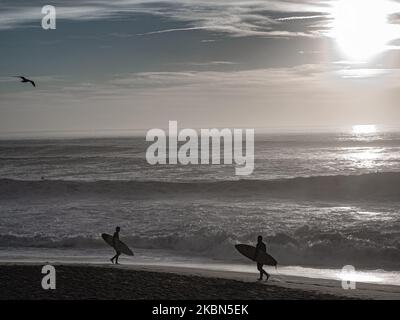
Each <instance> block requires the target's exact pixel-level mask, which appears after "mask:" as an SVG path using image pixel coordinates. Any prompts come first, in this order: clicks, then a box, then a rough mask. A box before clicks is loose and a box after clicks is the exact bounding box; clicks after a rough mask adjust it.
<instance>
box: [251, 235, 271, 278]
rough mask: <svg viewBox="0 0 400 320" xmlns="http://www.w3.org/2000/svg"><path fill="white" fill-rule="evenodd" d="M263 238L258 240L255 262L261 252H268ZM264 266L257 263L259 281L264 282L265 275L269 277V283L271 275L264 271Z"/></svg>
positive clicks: (260, 237) (259, 237)
mask: <svg viewBox="0 0 400 320" xmlns="http://www.w3.org/2000/svg"><path fill="white" fill-rule="evenodd" d="M262 240H263V238H262V236H258V238H257V245H256V254H255V256H254V260H257V257H258V255H259V253H260V252H267V246H266V245H265V243H264V242H263V241H262ZM263 266H264V265H263V264H262V263H260V262H257V269H258V271H260V278H258V280H260V281H261V280H262V279H263V275H264V274H265V275H266V276H267V279H266V281H268V279H269V274H268V272H267V271H265V270H264V269H263Z"/></svg>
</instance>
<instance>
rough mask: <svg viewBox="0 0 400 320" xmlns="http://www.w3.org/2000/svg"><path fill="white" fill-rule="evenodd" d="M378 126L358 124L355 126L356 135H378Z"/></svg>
mask: <svg viewBox="0 0 400 320" xmlns="http://www.w3.org/2000/svg"><path fill="white" fill-rule="evenodd" d="M376 131H377V129H376V126H375V125H373V124H358V125H355V126H353V133H354V134H372V133H376Z"/></svg>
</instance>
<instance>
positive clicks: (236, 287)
mask: <svg viewBox="0 0 400 320" xmlns="http://www.w3.org/2000/svg"><path fill="white" fill-rule="evenodd" d="M43 265H44V263H29V262H27V263H21V262H0V282H1V283H2V284H4V288H3V290H2V293H1V294H0V300H4V299H11V300H18V299H72V300H76V299H128V300H130V299H146V300H147V299H149V300H152V299H165V300H175V299H177V300H180V299H183V300H188V299H189V300H197V299H211V300H219V299H220V300H224V299H243V300H254V299H256V300H259V299H261V300H270V299H283V300H299V299H313V300H314V299H317V300H319V299H321V300H323V299H400V287H398V286H391V285H377V284H369V283H357V284H356V289H355V290H344V289H343V288H342V286H341V282H340V281H335V280H325V279H315V278H305V277H297V276H282V275H280V276H279V277H278V276H276V275H273V276H272V277H271V279H270V280H269V281H268V282H265V281H262V282H258V281H256V277H257V274H254V273H245V272H237V271H221V270H206V269H201V268H192V267H172V266H156V265H118V266H115V265H111V264H101V263H52V265H53V266H54V267H55V268H56V272H57V289H56V290H47V291H46V290H43V289H42V288H41V285H40V283H41V279H42V277H43V276H44V275H43V274H41V267H42V266H43Z"/></svg>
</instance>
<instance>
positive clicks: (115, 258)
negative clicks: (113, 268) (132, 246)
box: [110, 227, 121, 264]
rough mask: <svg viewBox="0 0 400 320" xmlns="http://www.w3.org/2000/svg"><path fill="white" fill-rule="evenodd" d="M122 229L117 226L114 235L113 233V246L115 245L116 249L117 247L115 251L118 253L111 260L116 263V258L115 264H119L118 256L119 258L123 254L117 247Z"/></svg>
mask: <svg viewBox="0 0 400 320" xmlns="http://www.w3.org/2000/svg"><path fill="white" fill-rule="evenodd" d="M120 230H121V228H120V227H116V228H115V232H114V235H113V247H114V249H115V253H116V254H115V256H114V257H112V258H111V259H110V260H111V262H112V263H114V260H115V264H119V263H118V258H119V256H120V255H121V252H119V251H118V249H117V247H116V243H117V242H118V241H119V232H120Z"/></svg>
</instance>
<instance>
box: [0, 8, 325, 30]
mask: <svg viewBox="0 0 400 320" xmlns="http://www.w3.org/2000/svg"><path fill="white" fill-rule="evenodd" d="M7 3H8V5H7ZM53 5H54V6H55V7H56V10H57V18H58V19H62V20H78V21H91V20H99V19H103V20H104V19H118V18H122V17H126V15H132V14H139V13H140V14H150V15H156V16H160V17H165V18H169V19H171V20H173V21H177V22H183V23H185V24H186V26H185V27H177V28H168V29H160V30H150V31H148V32H145V33H141V35H152V34H162V33H170V32H181V31H193V30H207V31H211V32H218V33H224V34H228V35H230V36H234V37H239V36H240V37H244V36H259V37H315V36H320V34H319V33H318V30H315V28H307V27H306V26H305V27H304V28H303V29H304V30H297V31H295V32H294V31H292V30H289V29H288V28H287V26H286V25H285V22H289V21H292V20H312V19H316V18H319V19H324V18H325V15H324V14H325V13H326V12H327V11H329V10H328V9H329V6H327V4H326V1H323V0H320V1H298V2H296V3H294V2H291V1H287V0H286V1H285V0H280V1H276V0H275V1H274V0H271V1H251V0H247V1H246V0H241V1H237V0H233V1H232V0H229V1H228V0H221V1H209V0H199V1H192V0H177V1H172V0H170V1H158V2H153V1H143V0H141V1H140V0H115V1H112V2H111V1H104V0H84V1H80V2H78V1H68V2H67V1H54V3H53ZM40 9H41V7H40V6H39V5H37V6H34V5H33V2H32V1H21V2H19V5H18V6H16V5H15V4H14V3H12V2H8V1H6V4H5V5H4V6H3V12H2V18H1V20H0V30H2V29H3V30H4V29H10V28H15V27H18V26H24V25H25V26H26V25H27V24H31V23H36V22H37V25H38V26H39V25H40V19H41V17H42V15H41V12H40ZM277 13H292V15H291V16H290V17H275V15H276V14H277ZM294 13H295V15H294ZM310 13H311V14H312V13H315V14H314V15H311V16H310ZM312 17H313V18H312Z"/></svg>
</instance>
